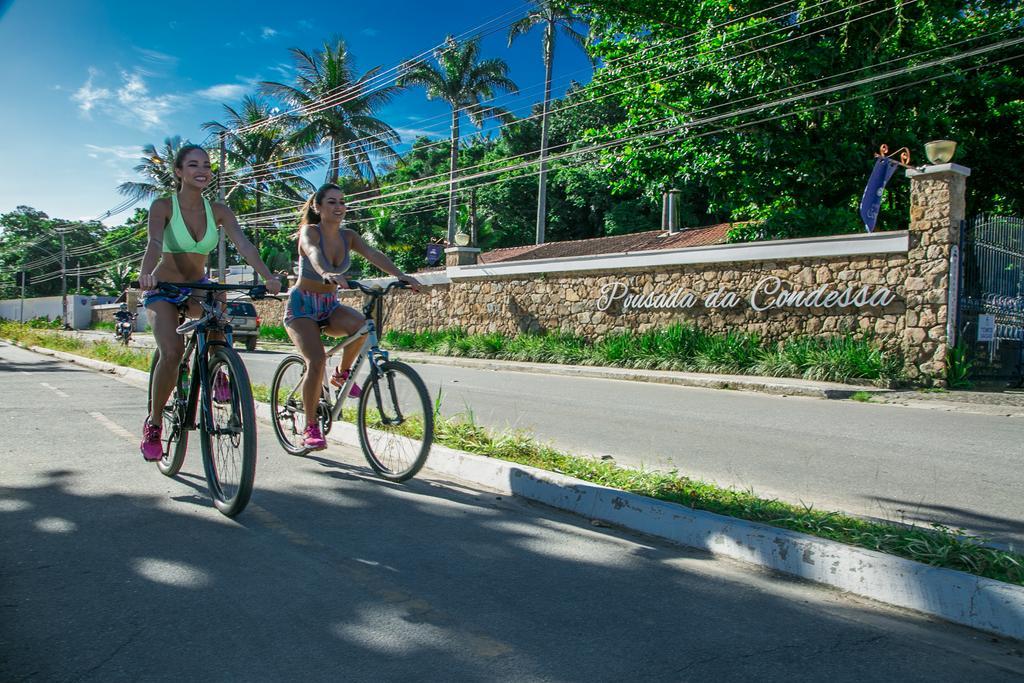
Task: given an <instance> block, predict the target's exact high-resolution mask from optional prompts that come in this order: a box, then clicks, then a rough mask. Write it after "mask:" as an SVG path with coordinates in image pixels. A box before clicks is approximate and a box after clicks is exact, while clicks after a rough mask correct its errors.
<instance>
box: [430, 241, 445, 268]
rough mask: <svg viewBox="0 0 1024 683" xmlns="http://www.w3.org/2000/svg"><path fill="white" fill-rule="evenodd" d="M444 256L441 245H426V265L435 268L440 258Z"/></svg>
mask: <svg viewBox="0 0 1024 683" xmlns="http://www.w3.org/2000/svg"><path fill="white" fill-rule="evenodd" d="M443 255H444V245H443V244H428V245H427V265H428V266H436V265H437V264H438V263H440V262H441V257H442V256H443Z"/></svg>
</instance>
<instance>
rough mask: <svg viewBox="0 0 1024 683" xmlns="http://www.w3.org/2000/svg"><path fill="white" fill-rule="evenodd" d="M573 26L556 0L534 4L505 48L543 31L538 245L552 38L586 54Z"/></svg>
mask: <svg viewBox="0 0 1024 683" xmlns="http://www.w3.org/2000/svg"><path fill="white" fill-rule="evenodd" d="M576 22H577V19H576V17H575V15H573V13H572V11H571V10H569V9H567V8H565V7H564V6H563V5H562V3H560V2H557V1H555V0H533V8H532V9H531V10H530V12H529V13H528V14H527V15H526V16H525V17H523V18H522V19H520V20H519V21H517V22H515V23H514V24H512V27H511V28H510V29H509V31H508V44H509V47H511V46H512V42H513V41H514V40H515V39H516V38H518V37H519V36H524V35H526V34H527V33H529V32H530V29H532V28H533V27H534V26H543V27H544V38H543V41H542V46H543V56H544V103H543V109H542V112H541V133H540V173H539V175H538V181H537V244H543V243H544V229H545V227H546V225H547V170H548V167H547V156H548V113H549V108H550V106H551V71H552V67H553V65H554V62H555V38H556V36H557V35H558V30H559V29H561V31H562V33H564V34H565V35H566V37H568V38H569V40H571V41H573V42H574V43H576V44H577V45H579V46H580V48H582V49H584V50H586V42H587V39H586V36H584V35H583V34H582V33H580V32H579V31H577V30H576V29H575V24H576Z"/></svg>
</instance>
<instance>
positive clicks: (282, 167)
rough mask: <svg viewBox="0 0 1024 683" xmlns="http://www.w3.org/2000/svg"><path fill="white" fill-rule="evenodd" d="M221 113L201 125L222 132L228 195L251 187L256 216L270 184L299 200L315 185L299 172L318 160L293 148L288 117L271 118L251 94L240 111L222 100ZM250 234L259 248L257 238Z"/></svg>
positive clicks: (265, 104)
mask: <svg viewBox="0 0 1024 683" xmlns="http://www.w3.org/2000/svg"><path fill="white" fill-rule="evenodd" d="M224 113H225V114H226V117H227V119H226V120H227V123H218V122H217V121H208V122H206V123H204V124H203V129H204V130H208V131H211V132H214V133H218V134H221V135H223V136H224V141H225V156H226V157H227V161H228V168H227V169H225V171H226V173H225V182H228V183H232V186H231V187H230V188H226V189H227V194H228V195H230V194H231V193H232V192H235V191H236V190H242V191H243V192H244V191H245V190H246V189H248V190H250V191H252V193H253V194H254V195H255V201H256V215H257V216H258V215H259V214H260V212H261V211H262V209H263V201H262V198H263V196H264V195H266V194H268V193H269V192H271V191H272V188H273V190H276V191H277V192H280V193H282V194H283V195H284V196H285V198H287V199H294V200H300V201H301V199H302V198H303V196H305V195H308V194H309V193H310V192H312V191H313V190H314V189H315V188H314V187H313V184H312V183H310V182H309V181H308V180H306V179H305V178H303V177H302V176H301V175H299V174H300V173H305V172H307V171H310V170H312V169H314V168H316V167H317V166H318V165H319V163H320V160H319V159H318V158H317V157H316V156H314V155H311V154H305V153H301V152H299V151H298V150H296V149H295V148H294V146H293V145H292V143H291V138H290V136H289V131H288V127H287V124H288V121H289V119H288V117H279V118H272V114H271V109H270V106H269V105H268V104H267V103H266V102H265V101H263V100H261V99H260V98H258V97H253V96H252V95H246V96H245V97H244V98H243V99H242V106H241V111H239V110H236V109H235V108H233V107H231V106H230V105H227V104H225V105H224ZM253 237H254V239H253V243H254V244H256V246H257V248H258V247H259V239H258V237H257V236H256V235H254V236H253Z"/></svg>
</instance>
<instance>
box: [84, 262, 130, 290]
mask: <svg viewBox="0 0 1024 683" xmlns="http://www.w3.org/2000/svg"><path fill="white" fill-rule="evenodd" d="M138 279H139V270H138V268H137V267H135V265H132V264H128V263H121V264H118V265H115V266H111V267H110V268H107V269H106V270H104V271H103V273H102V274H100V276H99V277H95V278H92V279H91V282H90V285H91V288H92V290H93V292H95V293H97V294H104V295H106V296H120V295H121V293H122V292H124V291H125V290H126V289H128V288H129V287H130V286H131V283H132V282H134V281H136V280H138Z"/></svg>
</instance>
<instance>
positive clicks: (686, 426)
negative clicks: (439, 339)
mask: <svg viewBox="0 0 1024 683" xmlns="http://www.w3.org/2000/svg"><path fill="white" fill-rule="evenodd" d="M282 355H283V354H280V353H274V352H269V351H258V352H255V353H248V354H245V356H244V357H245V361H246V364H247V366H248V367H249V369H250V374H251V375H252V378H253V381H254V382H263V383H266V384H269V383H270V379H271V377H272V376H273V371H274V368H275V367H276V365H277V363H278V362H279V359H280V358H281V356H282ZM397 355H398V356H400V355H401V354H397ZM416 367H417V369H418V370H419V371H420V372H421V373H422V375H423V377H424V379H425V381H426V382H427V386H428V387H429V389H430V392H431V395H432V396H435V397H436V396H438V395H440V396H441V397H442V410H443V412H445V413H446V414H448V415H455V414H459V413H462V414H470V413H471V414H472V417H473V419H474V420H476V421H477V422H478V423H480V424H483V425H486V426H489V427H492V428H496V429H506V428H512V429H521V430H525V431H528V432H530V433H532V434H534V435H535V436H536V437H537V438H538V439H539V440H541V441H544V442H548V443H551V444H552V445H554V446H556V447H557V448H560V449H563V450H567V451H570V452H574V453H581V454H586V455H592V456H597V457H601V456H611V457H612V458H614V460H615V461H616V462H619V463H621V464H623V465H635V466H643V467H647V468H654V469H676V470H678V471H679V472H681V473H683V474H686V475H688V476H691V477H694V478H698V479H703V480H706V481H712V482H715V483H718V484H722V485H726V486H732V487H737V488H741V489H747V488H752V489H753V490H754V491H755V492H757V493H758V494H760V495H763V496H768V497H774V498H779V499H782V500H786V501H790V502H793V503H803V504H807V505H813V506H815V507H816V508H820V509H828V510H841V511H844V512H849V513H853V514H857V515H861V516H866V517H873V518H878V519H883V520H891V521H898V522H923V523H925V524H928V523H932V522H937V523H942V524H945V525H947V526H950V527H952V528H962V529H966V530H968V531H970V532H972V533H977V534H982V535H984V536H986V537H988V538H990V539H992V540H993V541H994V542H995V543H997V544H999V545H1007V546H1009V547H1013V548H1017V549H1021V548H1024V502H1022V501H1024V499H1022V497H1021V493H1020V492H1021V491H1024V418H1021V417H1005V416H995V415H979V414H972V413H965V412H944V411H937V410H921V409H916V408H907V407H903V406H896V405H871V404H864V403H858V402H855V401H826V400H821V399H811V398H799V397H781V396H771V395H766V394H758V393H752V392H738V391H720V390H713V389H700V388H691V387H679V386H671V385H662V384H649V383H643V382H627V381H621V380H605V379H589V378H575V377H561V376H546V375H539V374H529V373H522V372H497V371H493V370H477V369H470V368H458V367H447V366H440V365H430V364H425V363H424V364H418V365H417V366H416Z"/></svg>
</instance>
